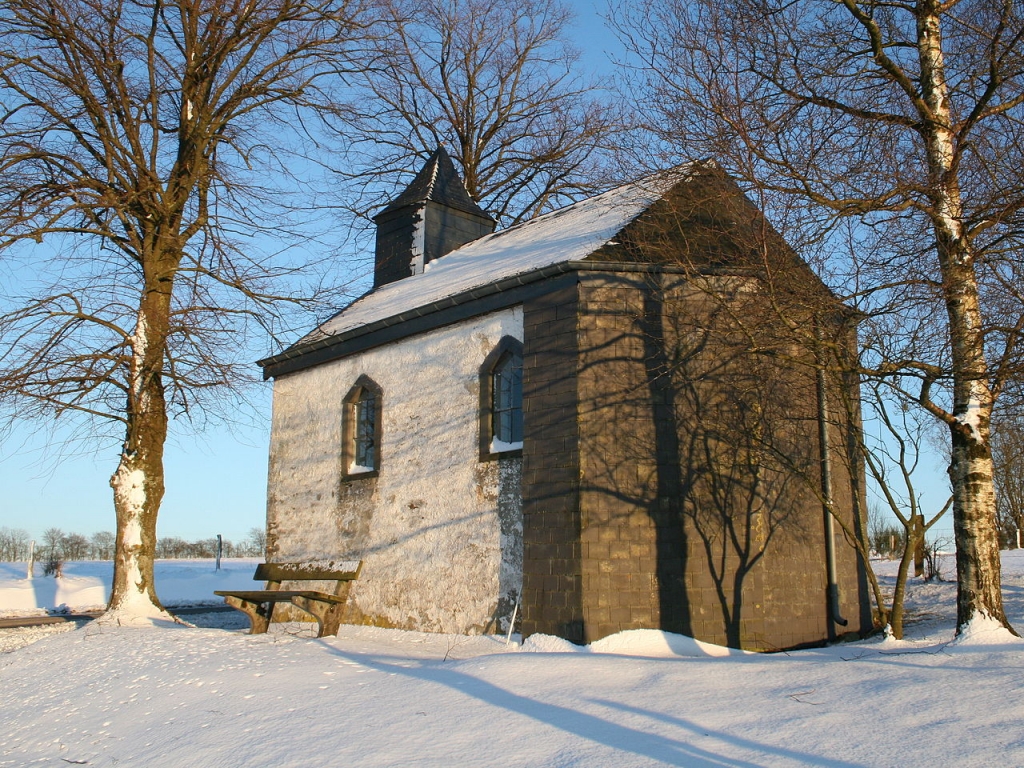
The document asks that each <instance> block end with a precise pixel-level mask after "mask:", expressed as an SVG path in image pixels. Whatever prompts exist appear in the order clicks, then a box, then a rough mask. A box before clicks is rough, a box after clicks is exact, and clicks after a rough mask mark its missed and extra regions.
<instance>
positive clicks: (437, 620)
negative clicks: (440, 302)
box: [267, 308, 523, 632]
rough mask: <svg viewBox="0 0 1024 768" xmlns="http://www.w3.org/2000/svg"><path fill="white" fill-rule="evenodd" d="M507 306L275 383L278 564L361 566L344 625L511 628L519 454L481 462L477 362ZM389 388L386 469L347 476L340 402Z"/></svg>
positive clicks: (510, 329)
mask: <svg viewBox="0 0 1024 768" xmlns="http://www.w3.org/2000/svg"><path fill="white" fill-rule="evenodd" d="M506 335H509V336H514V337H516V338H522V335H523V321H522V313H521V311H520V310H519V309H518V308H511V309H506V310H501V311H499V312H494V313H491V314H488V315H483V316H479V317H475V318H471V319H469V320H465V321H463V322H461V323H456V324H453V325H449V326H446V327H443V328H440V329H437V330H434V331H431V332H429V333H423V334H420V335H417V336H412V337H409V338H406V339H404V340H401V341H397V342H394V343H392V344H389V345H387V346H384V347H377V348H374V349H371V350H368V351H366V352H362V353H359V354H355V355H352V356H349V357H346V358H342V359H340V360H335V361H332V362H329V363H325V364H323V365H320V366H317V367H314V368H310V369H307V370H304V371H301V372H298V373H294V374H289V375H285V376H280V377H278V378H277V379H276V380H275V382H274V406H273V408H274V410H273V425H272V431H271V447H270V472H269V480H268V483H269V488H268V504H267V525H268V549H269V554H270V557H271V559H272V560H274V561H292V560H303V559H320V558H335V559H337V558H341V559H362V560H363V561H364V566H363V571H362V574H361V576H360V578H359V580H358V581H356V582H354V583H353V586H352V590H351V592H350V596H349V610H348V613H347V615H346V616H345V619H344V620H345V621H346V622H347V623H367V624H374V625H379V626H389V627H400V628H404V629H419V630H425V631H435V632H481V631H484V632H486V631H492V632H493V631H504V630H505V629H506V628H507V621H508V620H509V618H510V616H511V613H512V609H513V607H514V604H515V600H516V598H517V596H518V594H519V592H520V590H521V572H522V549H521V532H522V519H521V515H522V511H521V503H520V499H521V494H520V490H519V475H520V467H521V459H519V458H509V459H502V460H501V461H480V455H479V444H480V438H479V425H480V419H479V381H480V379H479V376H480V370H479V369H480V365H481V363H482V362H483V360H484V358H485V357H486V356H487V354H488V353H489V352H490V351H491V350H492V349H493V348H494V347H495V346H496V345H497V344H498V342H499V340H500V339H501V338H502V337H503V336H506ZM360 376H368V377H369V378H371V379H372V380H373V381H374V382H375V383H376V384H377V385H378V386H379V387H380V388H381V392H382V395H381V405H382V409H383V410H382V435H381V449H380V454H381V465H380V471H379V474H378V475H377V476H376V477H363V478H359V477H354V478H347V479H346V478H345V477H344V472H343V469H344V468H343V467H342V465H341V439H342V429H341V425H342V419H341V412H342V400H343V398H344V397H345V396H346V394H347V393H348V391H349V390H350V388H351V387H352V386H353V385H354V384H355V382H356V380H357V379H358V378H359V377H360Z"/></svg>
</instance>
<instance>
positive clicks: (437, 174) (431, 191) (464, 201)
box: [373, 147, 494, 221]
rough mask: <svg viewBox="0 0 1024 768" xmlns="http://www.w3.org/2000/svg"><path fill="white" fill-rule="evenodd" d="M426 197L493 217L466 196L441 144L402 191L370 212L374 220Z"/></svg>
mask: <svg viewBox="0 0 1024 768" xmlns="http://www.w3.org/2000/svg"><path fill="white" fill-rule="evenodd" d="M428 201H429V202H434V203H440V204H441V205H447V206H449V207H451V208H456V209H458V210H460V211H465V212H466V213H472V214H475V215H476V216H480V217H481V218H484V219H487V220H488V221H494V219H493V218H491V216H490V215H488V214H487V212H486V211H484V210H483V209H482V208H481V207H480V206H479V205H477V204H476V202H474V200H473V198H471V197H470V196H469V193H468V192H467V191H466V185H465V184H464V183H463V182H462V179H461V178H460V177H459V174H458V173H457V172H456V170H455V164H454V163H453V162H452V158H451V157H450V156H449V154H448V152H447V151H446V150H445V148H444V147H438V148H437V149H436V150H434V154H432V155H431V156H430V159H428V160H427V162H426V164H425V165H424V166H423V167H422V168H421V169H420V172H419V173H417V174H416V177H415V178H414V179H413V180H412V182H410V184H409V186H408V187H406V189H405V191H404V192H402V194H400V195H399V196H398V197H396V198H395V199H394V200H392V201H391V202H390V203H389V204H388V205H387V206H386V207H385V208H383V209H382V210H381V211H380V212H379V213H378V214H377V215H376V216H374V217H373V218H374V221H376V220H377V219H379V218H380V217H381V216H384V215H385V214H388V213H391V212H392V211H397V210H398V209H400V208H406V207H409V206H417V205H421V204H423V203H426V202H428Z"/></svg>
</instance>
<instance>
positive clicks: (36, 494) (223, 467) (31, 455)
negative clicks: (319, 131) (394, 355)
mask: <svg viewBox="0 0 1024 768" xmlns="http://www.w3.org/2000/svg"><path fill="white" fill-rule="evenodd" d="M575 6H576V9H577V24H576V30H577V44H578V46H579V47H580V49H581V52H582V55H583V60H582V61H583V64H584V66H586V67H587V68H590V69H593V70H595V71H600V70H601V69H603V68H605V67H607V66H608V58H609V54H611V55H616V54H618V53H619V51H618V44H617V41H616V40H615V37H614V35H612V34H611V33H609V32H608V31H607V30H606V29H605V27H604V21H603V19H602V18H601V14H602V13H603V12H604V3H603V0H601V2H599V3H593V2H588V1H587V0H577V2H575ZM256 356H259V354H258V353H257V355H256ZM252 397H253V399H254V401H255V403H256V410H257V413H258V414H259V415H260V418H259V419H258V423H256V424H253V425H247V426H238V427H235V428H233V430H232V431H228V430H226V429H225V428H223V427H216V428H213V429H210V430H208V431H206V432H205V433H204V434H201V435H199V436H196V437H193V436H190V435H180V434H178V433H173V432H172V437H171V439H170V442H169V444H168V446H167V453H166V480H167V493H166V496H165V498H164V502H163V506H162V508H161V511H160V517H159V522H158V534H159V535H161V536H179V537H183V538H187V539H198V538H210V537H212V536H216V535H217V534H218V533H219V534H222V535H224V536H225V537H226V538H228V539H231V540H236V541H239V540H241V539H243V538H244V537H245V535H246V533H247V532H248V530H249V529H250V528H253V527H256V526H260V527H262V526H263V525H264V515H265V504H266V481H267V450H268V443H269V419H270V385H269V384H265V385H262V386H261V387H260V388H259V389H258V390H257V391H256V392H254V393H252ZM173 429H174V427H173V425H172V430H173ZM61 450H62V449H61V448H60V444H59V441H57V442H56V443H53V444H49V443H48V442H47V440H46V439H45V435H42V434H40V433H39V431H38V425H37V424H27V425H25V426H24V427H22V428H21V429H18V430H16V431H15V432H14V433H13V434H11V435H8V436H6V438H5V439H4V441H3V443H2V444H0V487H3V489H4V492H3V494H2V496H0V526H7V527H13V528H23V529H25V530H27V531H28V532H29V533H30V534H31V535H32V536H34V537H37V538H38V537H40V536H41V534H42V532H43V531H44V530H45V529H47V528H50V527H57V528H61V529H63V530H64V531H65V532H77V533H83V534H85V535H90V534H92V533H95V532H97V531H101V530H109V531H113V529H114V513H113V506H112V501H111V491H110V488H109V485H108V479H109V477H110V474H111V473H112V472H113V471H114V469H115V468H116V464H117V453H116V446H114V447H110V448H107V449H105V450H104V451H102V452H100V453H87V454H81V453H80V454H77V455H69V456H66V457H65V458H63V459H60V460H58V458H57V457H58V456H59V455H60V452H61ZM924 482H925V483H926V484H929V485H931V486H933V487H934V491H933V492H932V493H929V494H928V495H927V498H928V500H929V503H935V504H941V503H942V501H943V500H944V498H945V491H944V487H945V483H944V478H942V475H941V472H940V471H939V468H938V467H936V468H935V470H934V471H933V472H930V473H928V474H927V476H926V479H925V481H924ZM939 496H941V497H942V498H939ZM933 500H934V502H933ZM940 526H941V527H942V528H945V529H948V526H949V523H948V521H943V523H941V524H940ZM941 535H947V534H941Z"/></svg>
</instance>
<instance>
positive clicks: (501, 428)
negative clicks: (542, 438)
mask: <svg viewBox="0 0 1024 768" xmlns="http://www.w3.org/2000/svg"><path fill="white" fill-rule="evenodd" d="M491 388H492V394H493V404H492V418H491V425H492V431H493V437H494V439H495V440H500V441H501V442H503V443H521V442H522V440H523V361H522V358H521V357H520V356H519V355H515V354H513V353H511V352H506V353H505V354H504V355H502V356H501V358H499V360H498V362H497V363H496V364H495V366H494V371H493V373H492V374H491Z"/></svg>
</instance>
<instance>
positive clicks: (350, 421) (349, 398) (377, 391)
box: [341, 374, 384, 480]
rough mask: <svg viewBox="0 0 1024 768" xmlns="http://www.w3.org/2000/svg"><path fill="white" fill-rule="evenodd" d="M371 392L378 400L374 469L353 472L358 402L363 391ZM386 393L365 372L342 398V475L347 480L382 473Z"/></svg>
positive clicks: (374, 424)
mask: <svg viewBox="0 0 1024 768" xmlns="http://www.w3.org/2000/svg"><path fill="white" fill-rule="evenodd" d="M364 392H370V393H372V394H373V396H374V398H375V400H376V407H375V408H374V412H373V469H372V470H369V471H365V472H362V471H361V472H353V471H352V467H353V465H354V463H355V458H356V455H355V454H356V404H357V403H358V402H359V401H360V400H362V399H363V393H364ZM383 395H384V393H383V390H382V389H381V387H380V385H379V384H378V383H377V382H375V381H374V380H373V379H371V378H370V377H369V376H367V375H365V374H363V375H361V376H360V377H359V378H358V379H356V383H355V384H353V385H352V388H351V389H350V390H349V391H348V394H347V395H345V397H344V399H343V400H342V417H341V475H342V477H343V478H345V479H346V480H362V479H364V478H370V477H377V475H378V474H380V459H381V453H380V445H381V438H382V429H381V426H382V422H383V419H382V413H383V411H384V396H383Z"/></svg>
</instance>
